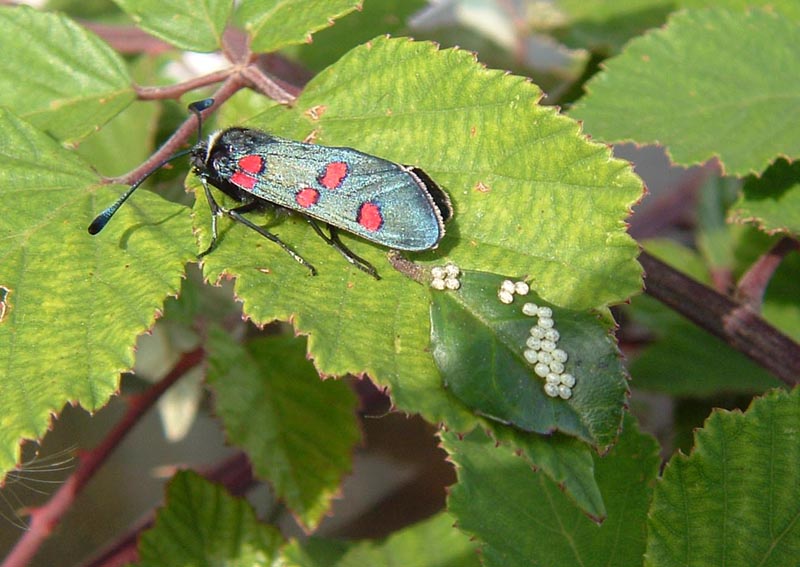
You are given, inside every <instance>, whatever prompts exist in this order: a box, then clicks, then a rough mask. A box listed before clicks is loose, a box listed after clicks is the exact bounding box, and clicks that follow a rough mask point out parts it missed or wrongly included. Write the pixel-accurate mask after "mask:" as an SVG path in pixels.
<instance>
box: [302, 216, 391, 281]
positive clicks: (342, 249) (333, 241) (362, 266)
mask: <svg viewBox="0 0 800 567" xmlns="http://www.w3.org/2000/svg"><path fill="white" fill-rule="evenodd" d="M306 218H307V220H308V223H309V224H310V225H311V227H312V228H313V229H314V231H315V232H316V233H317V234H318V235H319V236H320V237H321V238H322V239H323V240H324V241H325V242H327V243H328V244H330V245H331V246H333V247H334V248H336V250H338V251H339V254H341V255H342V256H344V259H345V260H347V261H348V262H350V263H351V264H353V265H354V266H355V267H356V268H358V269H359V270H361V271H362V272H366V273H368V274H369V275H371V276H372V277H373V278H375V279H376V280H380V279H381V277H380V276H379V275H378V270H376V269H375V267H374V266H373V265H372V264H370V263H369V262H367V261H366V260H365V259H364V258H362V257H361V256H359V255H358V254H356V253H355V252H353V251H352V250H350V249H349V248H348V247H347V246H345V244H344V242H342V241H341V240H340V239H339V233H338V232H337V230H336V227H334V226H331V225H330V224H329V225H328V231H329V232H330V236H328V235H327V234H325V233H324V232H323V231H322V228H320V226H319V224H318V223H317V221H316V220H315V219H313V218H311V217H306Z"/></svg>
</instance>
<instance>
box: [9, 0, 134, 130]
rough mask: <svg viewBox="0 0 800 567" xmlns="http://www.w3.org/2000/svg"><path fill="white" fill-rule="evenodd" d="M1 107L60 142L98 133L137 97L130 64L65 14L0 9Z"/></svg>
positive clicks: (24, 7) (21, 9) (12, 8)
mask: <svg viewBox="0 0 800 567" xmlns="http://www.w3.org/2000/svg"><path fill="white" fill-rule="evenodd" d="M0 38H2V39H0V51H2V53H3V54H4V57H3V58H2V60H0V105H2V106H5V107H7V108H9V109H11V110H12V111H14V112H15V113H16V114H17V115H18V116H20V117H22V118H25V119H26V120H28V121H29V122H30V123H31V124H33V125H34V126H37V127H38V128H40V129H42V130H45V131H47V132H48V133H50V134H51V135H52V136H54V137H56V138H58V139H59V140H64V141H68V142H72V141H75V140H78V139H80V138H83V137H85V136H87V135H89V134H90V133H92V132H94V131H95V130H97V129H98V128H99V127H100V126H102V125H103V124H105V123H106V122H107V121H108V120H110V119H111V118H112V117H113V116H115V115H116V114H117V113H119V112H120V111H121V110H122V109H124V108H125V107H126V106H128V105H129V104H130V103H131V101H133V100H134V98H135V95H134V92H133V88H132V86H131V79H130V76H129V74H128V70H127V68H126V67H125V62H124V61H123V60H122V58H121V57H120V56H119V55H117V53H116V52H114V51H113V50H112V49H111V48H110V47H109V46H108V45H107V44H106V43H105V42H103V41H102V40H101V39H100V38H98V37H97V36H95V35H94V34H93V33H91V32H89V31H88V30H87V29H86V28H83V27H81V26H79V25H78V24H76V23H75V22H74V21H72V20H70V19H69V18H67V17H65V16H61V15H59V14H48V13H42V12H38V11H36V10H34V9H32V8H30V7H27V6H17V7H9V6H2V7H0Z"/></svg>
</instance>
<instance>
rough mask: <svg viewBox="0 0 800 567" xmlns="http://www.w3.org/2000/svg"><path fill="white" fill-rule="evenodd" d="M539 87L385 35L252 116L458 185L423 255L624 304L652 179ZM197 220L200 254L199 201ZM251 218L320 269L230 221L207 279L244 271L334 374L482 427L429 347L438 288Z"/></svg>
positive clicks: (573, 298)
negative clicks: (433, 243)
mask: <svg viewBox="0 0 800 567" xmlns="http://www.w3.org/2000/svg"><path fill="white" fill-rule="evenodd" d="M442 77H448V79H447V80H446V81H443V80H442V79H441V78H442ZM540 95H541V93H540V91H539V90H538V89H537V88H536V87H534V86H533V85H531V84H530V83H529V82H527V81H526V80H524V79H522V78H520V77H513V76H508V75H505V74H504V73H502V72H499V71H488V70H486V69H484V68H482V67H480V66H479V65H478V64H477V63H476V62H475V60H474V57H473V56H472V55H471V54H469V53H465V52H462V51H458V50H446V51H438V50H437V49H436V48H435V46H433V45H431V44H429V43H415V42H411V41H409V40H406V39H385V38H379V39H376V40H375V41H373V42H372V43H370V44H368V45H366V46H363V47H359V48H357V49H355V50H353V51H352V52H350V53H349V54H348V55H346V56H345V57H344V58H342V59H341V60H340V61H339V63H337V64H336V65H334V66H332V67H329V68H328V69H327V70H326V71H324V72H323V73H321V74H320V75H318V76H317V77H316V78H315V79H314V80H313V81H312V82H311V83H309V85H308V86H307V88H306V90H305V91H304V93H303V94H302V95H301V96H300V98H299V99H298V100H297V101H296V103H295V105H294V107H293V108H292V109H285V108H271V109H269V110H268V111H267V112H265V113H264V115H263V116H261V117H258V119H257V120H255V121H253V123H252V125H253V126H256V127H261V128H268V129H269V130H270V131H271V132H274V133H275V134H279V135H282V136H286V137H289V138H292V139H296V140H303V139H305V138H307V137H308V136H310V135H311V136H316V139H317V141H319V142H320V143H326V144H330V145H341V146H350V147H357V148H358V149H360V150H362V151H366V152H368V153H371V154H374V155H378V156H381V157H385V158H388V159H391V160H393V161H396V162H399V163H410V164H416V165H419V166H421V167H422V168H423V169H424V170H425V171H427V172H428V173H429V174H430V175H431V177H432V178H433V179H435V180H436V181H437V182H438V183H440V184H441V185H442V186H443V187H444V189H445V190H446V191H448V192H449V194H450V196H451V198H452V200H453V202H454V206H455V218H454V220H453V221H452V222H451V223H450V224H449V226H448V229H447V230H448V234H447V235H446V236H445V238H444V240H443V241H442V243H441V245H440V246H439V248H438V249H437V250H436V251H435V252H431V253H427V254H423V255H417V256H416V258H415V259H416V260H419V261H431V260H433V261H437V262H442V261H443V260H444V259H445V258H449V259H453V260H455V261H456V262H457V263H459V265H461V266H462V267H463V268H470V269H485V270H491V271H497V272H500V273H516V274H525V273H528V274H533V283H534V285H535V286H536V289H537V292H539V293H540V294H541V295H542V296H543V297H545V298H546V299H548V301H552V302H553V303H558V304H559V305H563V306H569V307H571V308H574V309H586V308H590V307H594V306H598V305H604V304H606V303H608V302H619V301H622V300H623V299H624V298H625V297H627V296H629V295H631V294H633V293H635V292H636V291H637V290H638V289H639V286H640V285H641V280H640V274H641V270H640V267H639V265H638V264H637V262H636V261H635V256H636V254H637V247H636V245H635V243H634V242H633V241H632V240H631V239H630V237H629V236H627V235H626V234H625V231H624V224H623V218H624V217H625V216H626V215H627V214H628V210H629V206H630V204H631V203H632V202H633V201H634V200H636V199H637V198H638V197H639V196H640V194H641V191H642V187H641V182H640V181H639V180H638V178H636V177H635V176H634V175H633V174H632V172H631V170H630V167H629V166H628V165H626V164H624V163H623V162H621V161H617V160H614V159H611V158H610V154H609V151H608V148H606V147H604V146H600V145H597V144H593V143H590V142H587V141H586V140H585V139H584V138H583V137H581V136H580V134H579V131H578V127H577V124H575V123H574V122H572V121H571V120H569V119H567V118H564V117H561V116H558V115H557V114H556V113H555V112H554V111H553V109H551V108H544V107H540V106H538V105H537V104H536V102H537V101H538V99H539V97H540ZM523 148H524V150H523ZM195 214H196V216H195V222H196V227H197V231H198V233H199V235H200V240H201V246H200V248H203V249H204V248H205V246H207V245H208V243H209V213H208V206H207V205H206V204H205V202H204V198H203V197H200V199H198V205H197V207H196V209H195ZM251 218H252V219H254V220H255V222H257V223H259V224H262V225H263V224H267V226H269V228H270V230H272V231H274V232H275V233H276V234H278V235H279V236H280V238H281V239H282V240H283V241H284V242H286V243H288V244H289V245H290V246H291V247H292V248H293V249H294V250H296V251H297V252H299V253H300V254H302V255H303V256H304V257H305V258H307V259H309V261H311V262H312V263H313V264H314V265H315V266H316V267H317V269H318V271H319V275H318V276H317V277H313V278H311V277H308V276H307V270H306V269H305V268H303V267H302V266H300V265H299V264H297V263H296V262H295V261H294V260H292V259H291V258H290V257H289V256H288V255H287V254H286V253H285V252H284V251H282V250H280V249H279V248H278V247H277V246H275V245H274V244H272V243H270V242H268V241H267V240H265V239H264V238H262V237H260V236H259V235H257V234H255V233H254V232H253V231H250V230H248V229H247V228H246V227H243V226H240V225H236V226H233V225H232V224H231V223H230V222H228V221H223V222H221V223H220V234H221V238H220V241H219V246H218V247H217V249H216V250H215V251H214V252H213V253H212V254H209V255H208V256H206V257H205V258H204V273H205V275H206V277H208V278H209V279H211V280H212V281H216V280H218V279H219V278H220V277H222V276H223V275H224V274H230V275H234V276H236V278H237V282H236V293H237V296H238V297H240V298H241V299H242V301H243V302H244V310H245V313H246V314H247V315H248V316H249V317H251V318H253V319H254V320H255V321H257V322H267V321H272V320H274V319H279V320H284V321H285V320H290V319H291V320H292V321H293V323H294V325H295V327H296V329H297V330H298V332H300V333H303V334H308V335H309V343H308V344H309V351H310V353H311V354H312V356H313V358H314V362H315V365H316V366H317V369H318V370H319V371H320V372H321V373H323V374H333V375H343V374H346V373H348V372H351V373H354V374H363V373H367V374H369V375H370V376H371V377H373V379H375V380H376V381H377V382H378V383H379V384H381V385H383V386H389V387H391V389H392V394H393V400H394V402H395V404H396V405H397V406H398V407H399V408H400V409H402V410H404V411H410V412H415V413H421V414H422V415H423V416H425V418H426V419H428V420H429V421H431V422H439V421H445V422H447V423H448V425H449V426H451V427H453V428H454V429H456V430H460V431H464V430H465V429H468V428H469V427H472V426H473V425H474V423H475V420H474V418H473V417H471V416H470V415H469V414H468V413H467V412H466V411H465V409H464V408H463V407H462V406H461V405H460V404H459V403H457V401H456V400H454V399H453V397H452V396H451V395H450V393H449V392H446V391H445V390H444V389H443V388H442V384H441V378H440V376H439V372H438V370H437V369H436V366H435V365H434V362H433V358H432V357H431V355H430V352H429V345H430V330H429V313H428V311H429V309H428V305H429V301H430V295H429V292H428V291H427V290H426V289H425V288H423V287H421V286H420V285H418V284H416V283H415V282H412V281H411V280H409V279H408V278H406V277H405V276H403V275H401V274H400V273H399V272H397V271H394V270H393V269H392V268H391V265H390V264H389V263H388V262H387V259H386V251H385V250H384V249H382V248H380V247H379V246H375V245H370V244H367V243H365V242H363V241H360V240H359V239H356V238H354V237H350V236H349V235H343V236H342V238H343V240H344V241H345V242H346V244H347V245H348V246H350V247H351V248H352V249H353V250H354V251H355V253H356V254H359V255H361V256H363V257H364V258H366V259H367V260H368V261H370V262H372V263H373V264H374V265H375V266H376V267H377V269H378V272H379V273H380V274H381V276H382V277H383V279H382V280H381V281H379V282H376V281H374V280H372V279H371V278H369V276H367V275H365V274H364V273H363V272H360V271H357V270H355V269H354V268H352V267H351V266H350V265H349V264H347V263H346V262H345V261H344V260H343V259H342V258H341V256H340V255H339V254H338V253H337V252H336V251H335V250H332V249H331V247H330V246H328V245H327V244H326V243H325V242H323V241H322V240H321V239H319V238H318V237H317V236H316V235H315V234H314V233H313V231H312V230H310V229H309V227H308V225H307V223H306V222H305V221H303V220H302V219H299V218H286V217H285V216H284V217H283V218H281V217H267V219H263V218H259V217H258V216H257V215H251ZM574 219H580V222H574Z"/></svg>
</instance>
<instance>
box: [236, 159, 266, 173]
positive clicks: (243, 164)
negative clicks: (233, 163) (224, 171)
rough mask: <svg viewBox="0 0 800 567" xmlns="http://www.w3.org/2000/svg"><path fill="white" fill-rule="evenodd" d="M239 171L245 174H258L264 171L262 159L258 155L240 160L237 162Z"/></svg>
mask: <svg viewBox="0 0 800 567" xmlns="http://www.w3.org/2000/svg"><path fill="white" fill-rule="evenodd" d="M237 164H238V165H239V169H241V170H242V171H244V172H245V173H255V174H259V173H261V172H262V171H263V170H264V158H262V157H261V156H260V155H258V154H250V155H248V156H244V157H243V158H240V159H239V161H238V162H237Z"/></svg>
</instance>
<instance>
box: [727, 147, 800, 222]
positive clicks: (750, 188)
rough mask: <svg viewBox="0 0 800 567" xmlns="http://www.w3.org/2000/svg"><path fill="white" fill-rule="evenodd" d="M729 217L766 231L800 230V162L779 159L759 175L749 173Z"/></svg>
mask: <svg viewBox="0 0 800 567" xmlns="http://www.w3.org/2000/svg"><path fill="white" fill-rule="evenodd" d="M742 191H743V193H742V195H741V197H740V198H739V200H738V201H737V202H736V203H735V204H734V205H733V207H732V208H731V211H730V219H731V220H733V221H738V222H752V223H754V224H757V225H758V226H759V227H760V228H761V229H762V230H764V231H766V232H768V233H774V232H785V233H789V234H792V235H795V236H797V235H798V234H800V162H797V161H796V162H794V163H789V162H787V161H786V160H783V159H781V160H778V161H777V162H775V163H774V164H773V165H772V166H770V167H769V169H767V170H766V171H765V172H764V174H763V175H762V176H761V177H749V178H748V179H747V181H746V182H745V184H744V187H743V188H742Z"/></svg>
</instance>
